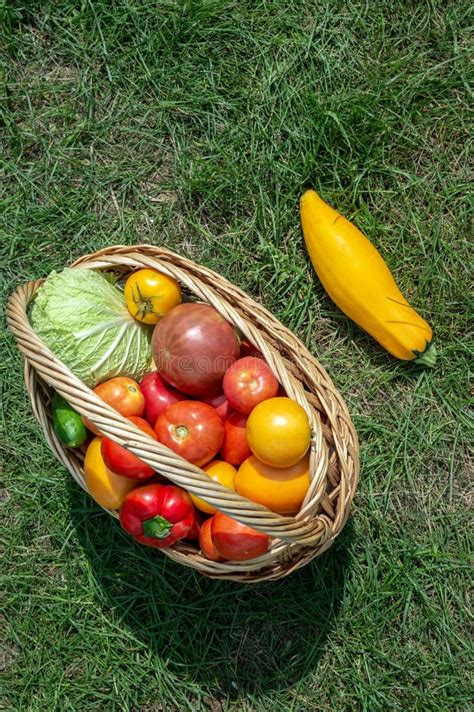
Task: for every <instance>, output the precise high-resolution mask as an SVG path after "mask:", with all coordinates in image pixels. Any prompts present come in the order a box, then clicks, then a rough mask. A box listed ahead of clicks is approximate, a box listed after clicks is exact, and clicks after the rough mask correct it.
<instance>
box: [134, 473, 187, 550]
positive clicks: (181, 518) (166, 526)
mask: <svg viewBox="0 0 474 712" xmlns="http://www.w3.org/2000/svg"><path fill="white" fill-rule="evenodd" d="M120 524H121V525H122V529H124V530H125V531H126V532H128V533H129V534H132V535H133V536H134V538H135V539H136V541H138V542H140V544H146V546H154V547H156V548H158V549H164V548H166V547H168V546H171V545H172V544H174V543H175V542H176V541H178V540H179V539H184V538H185V537H187V536H188V535H189V534H190V533H191V534H193V533H194V529H195V527H196V512H195V509H194V505H193V503H192V501H191V497H190V496H189V494H188V493H187V492H185V490H183V489H181V488H180V487H175V486H174V485H160V484H151V485H146V486H145V487H138V488H137V489H135V490H132V492H129V494H128V495H127V496H126V497H125V500H124V502H123V504H122V506H121V508H120Z"/></svg>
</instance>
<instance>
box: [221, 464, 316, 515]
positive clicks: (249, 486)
mask: <svg viewBox="0 0 474 712" xmlns="http://www.w3.org/2000/svg"><path fill="white" fill-rule="evenodd" d="M310 482H311V478H310V476H309V455H306V456H305V457H303V459H302V460H300V461H299V462H297V463H296V465H291V467H272V466H271V465H265V463H264V462H261V461H260V460H258V459H257V458H256V457H255V455H252V456H251V457H249V458H247V460H245V462H243V463H242V464H241V466H240V467H239V469H238V472H237V475H236V478H235V490H236V492H238V493H239V494H241V495H242V496H243V497H247V499H251V500H253V501H254V502H258V503H259V504H263V505H264V506H265V507H268V509H271V510H272V511H273V512H276V513H277V514H284V515H290V514H296V513H297V512H298V511H299V510H300V508H301V504H302V502H303V500H304V498H305V494H306V492H307V491H308V487H309V485H310Z"/></svg>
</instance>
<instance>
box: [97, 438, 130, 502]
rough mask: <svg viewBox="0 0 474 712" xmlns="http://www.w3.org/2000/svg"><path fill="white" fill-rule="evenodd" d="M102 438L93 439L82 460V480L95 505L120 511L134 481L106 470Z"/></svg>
mask: <svg viewBox="0 0 474 712" xmlns="http://www.w3.org/2000/svg"><path fill="white" fill-rule="evenodd" d="M101 444H102V438H94V439H93V440H92V441H91V443H90V445H89V446H88V448H87V451H86V456H85V458H84V480H85V482H86V485H87V489H88V490H89V494H90V495H91V497H92V498H93V499H95V501H96V502H97V504H100V506H101V507H106V508H107V509H120V507H121V506H122V503H123V500H124V499H125V497H126V496H127V494H128V493H129V492H130V490H132V489H133V488H134V487H136V486H137V484H138V482H137V481H136V480H131V479H129V478H128V477H122V476H121V475H116V474H115V473H113V472H111V470H109V469H108V467H107V466H106V464H105V462H104V458H103V457H102V453H101Z"/></svg>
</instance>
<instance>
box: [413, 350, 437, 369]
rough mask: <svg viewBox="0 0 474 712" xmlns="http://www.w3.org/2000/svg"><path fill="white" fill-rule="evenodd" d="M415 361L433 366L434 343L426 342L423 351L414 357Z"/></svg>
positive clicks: (434, 355)
mask: <svg viewBox="0 0 474 712" xmlns="http://www.w3.org/2000/svg"><path fill="white" fill-rule="evenodd" d="M415 363H419V364H421V365H422V366H428V367H429V368H433V366H434V365H435V364H436V346H435V345H434V344H428V346H427V347H426V349H425V350H424V351H423V353H421V354H419V355H418V356H417V357H416V359H415Z"/></svg>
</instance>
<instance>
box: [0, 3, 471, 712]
mask: <svg viewBox="0 0 474 712" xmlns="http://www.w3.org/2000/svg"><path fill="white" fill-rule="evenodd" d="M0 13H1V14H2V15H3V17H2V24H3V31H4V36H3V41H2V45H1V49H2V53H3V61H4V64H3V66H4V76H5V79H6V93H5V96H4V99H5V101H4V104H3V106H4V119H5V124H4V130H3V132H2V135H3V140H4V149H3V158H4V161H5V164H4V165H5V180H4V182H3V193H2V202H1V206H2V210H1V215H2V223H3V228H2V241H1V248H0V249H1V253H0V259H1V262H2V265H3V279H2V286H1V289H2V292H3V295H4V297H6V296H7V295H8V294H9V293H10V291H11V290H12V289H13V288H14V287H15V286H16V285H18V284H20V283H21V282H24V281H26V280H31V279H34V278H37V277H39V276H44V275H46V274H48V273H49V272H50V271H51V270H52V269H61V267H62V266H63V265H65V264H66V263H68V262H70V261H71V260H73V259H75V258H77V257H78V256H80V255H81V254H84V253H87V252H92V251H94V250H96V249H98V248H101V247H103V246H105V245H112V244H134V243H137V242H140V243H143V242H145V243H146V242H149V243H151V244H159V245H165V246H169V247H170V248H172V249H174V250H176V251H178V252H181V253H183V254H185V255H187V256H189V257H190V258H192V259H194V260H196V261H198V262H202V263H203V264H206V265H208V266H210V267H211V268H213V269H215V270H217V271H218V272H219V273H221V274H223V275H225V276H226V277H227V278H229V279H230V280H232V281H234V282H236V283H237V284H239V285H240V286H241V287H242V288H244V289H245V290H246V291H248V292H249V293H250V294H251V295H252V296H253V297H254V298H256V299H258V300H260V301H261V302H262V303H263V304H265V306H266V307H268V308H269V309H270V310H271V311H273V312H274V313H275V314H276V316H277V317H278V318H279V319H281V321H282V322H283V323H284V324H286V325H287V326H288V327H290V328H291V329H293V330H294V331H295V332H296V333H297V335H298V336H299V337H300V338H301V339H302V340H303V341H304V342H305V343H306V344H307V345H308V347H309V348H310V349H311V350H312V352H313V353H314V354H315V355H316V356H317V357H318V358H319V360H320V361H321V362H322V364H323V365H324V366H325V367H326V368H327V369H328V371H329V373H330V375H331V376H332V378H333V380H334V382H335V384H336V386H337V387H338V388H339V389H340V391H341V393H342V395H343V397H344V398H345V400H346V402H347V403H348V407H349V410H350V412H351V415H352V417H353V419H354V423H355V425H356V428H357V430H358V433H359V437H360V443H361V481H360V486H359V490H358V494H357V497H356V500H355V502H354V508H353V514H352V517H351V519H350V520H349V523H348V525H347V526H346V528H345V530H344V532H343V533H342V534H341V536H340V537H339V539H338V540H337V542H336V544H335V545H334V546H333V548H332V549H331V550H330V551H329V552H327V553H326V554H325V555H324V556H323V557H321V558H320V559H317V560H316V561H314V562H313V563H312V564H311V565H309V566H307V567H305V568H304V569H302V570H301V571H300V572H298V573H295V574H294V575H292V576H290V577H288V578H287V579H284V580H282V581H280V582H277V583H268V584H261V585H256V586H243V585H240V584H235V583H231V582H219V581H211V580H208V579H205V578H202V577H200V576H198V575H196V574H194V573H193V572H192V571H190V570H188V569H184V568H182V567H178V566H177V565H175V564H174V563H172V562H170V561H168V560H166V559H165V557H163V556H162V555H161V554H160V553H159V552H154V551H149V550H145V549H141V548H139V547H138V546H135V545H133V544H132V543H131V542H130V541H129V540H128V539H127V537H126V535H125V534H123V533H122V532H121V530H120V529H119V527H118V525H117V524H116V523H115V521H113V520H112V519H111V518H110V517H109V516H108V515H107V514H105V513H103V512H102V511H101V510H100V509H99V508H98V507H97V506H95V505H94V503H93V502H92V501H91V500H90V499H89V498H88V497H87V496H86V495H85V494H83V493H82V491H80V489H79V488H78V487H77V486H76V485H75V483H74V482H73V480H72V478H71V477H70V476H69V474H68V473H67V472H66V471H65V469H64V468H62V467H61V466H60V465H59V464H58V463H57V462H56V460H55V459H54V457H53V455H52V454H51V452H50V451H49V449H48V447H47V446H46V444H45V442H44V440H43V437H42V435H41V432H40V430H39V427H38V426H37V424H36V422H35V420H34V418H33V416H32V414H31V410H30V407H29V403H28V400H27V397H26V394H25V391H24V387H23V384H22V363H21V358H20V355H19V353H18V351H17V350H16V347H15V344H14V342H13V339H12V337H11V336H10V335H9V334H7V336H6V339H5V340H4V341H3V344H2V358H1V360H0V363H1V366H0V368H1V375H2V402H3V405H2V426H3V436H2V443H1V453H2V460H3V471H4V481H5V489H4V492H3V495H2V503H3V524H2V540H3V556H2V562H1V567H2V574H1V577H2V578H1V580H2V590H3V597H2V611H3V617H4V618H3V620H4V623H3V625H2V637H3V643H2V645H3V655H2V658H1V660H0V662H1V667H2V668H3V671H2V683H1V685H2V692H1V696H2V699H3V707H4V708H5V709H8V710H28V711H32V712H33V711H38V712H39V711H41V712H44V711H45V710H48V712H49V710H58V711H59V710H60V711H61V712H65V711H66V710H71V711H73V712H78V711H82V710H87V711H89V710H104V711H105V710H106V711H107V712H109V711H112V710H123V711H126V712H132V711H133V712H145V711H146V712H152V711H153V712H159V711H163V712H173V711H177V712H181V711H182V710H192V711H193V712H194V711H201V710H202V711H204V710H207V711H208V712H221V711H223V710H228V709H229V710H243V711H244V712H251V711H252V712H254V711H255V712H257V711H258V712H268V711H270V710H272V711H273V710H274V711H275V712H287V711H290V710H291V711H292V712H307V711H316V710H318V712H319V711H322V710H327V711H328V712H329V710H338V711H339V710H351V711H352V710H364V711H365V710H366V711H367V712H377V711H378V710H383V711H385V710H390V711H391V710H420V712H421V711H422V712H425V711H427V710H429V711H431V710H433V711H438V710H439V711H440V712H446V710H467V709H468V708H469V700H470V696H469V694H470V689H469V667H468V663H469V653H470V645H469V637H468V625H469V621H470V609H469V601H468V590H469V583H470V571H469V541H468V520H469V484H470V469H469V454H470V453H469V444H470V437H469V435H470V432H469V428H470V421H469V417H468V397H469V391H468V377H469V355H470V353H471V351H470V342H469V316H470V313H471V314H472V306H470V304H469V301H468V294H469V270H468V264H469V247H470V244H469V242H470V237H469V204H468V195H469V173H468V168H469V166H468V159H469V111H468V99H469V84H468V81H469V76H468V48H469V45H468V29H469V15H468V4H467V3H463V2H462V1H461V0H458V1H457V2H456V1H454V0H453V1H452V2H445V1H444V0H430V1H427V0H426V1H425V0H420V1H419V2H413V1H412V2H409V1H408V0H406V1H404V2H391V1H390V0H381V1H380V2H375V1H374V2H368V1H367V2H365V1H364V2H357V1H355V0H347V1H346V2H342V1H339V0H332V1H330V0H315V1H314V2H310V1H309V0H306V1H304V2H303V1H300V0H287V1H284V0H275V1H270V0H253V1H249V0H241V1H240V2H236V1H235V2H229V1H224V0H207V1H204V0H187V1H184V0H183V1H182V2H179V1H178V2H175V1H174V0H166V1H163V2H150V1H148V2H147V1H146V0H121V1H119V0H117V1H115V2H110V1H109V2H108V1H106V0H84V2H81V3H74V2H71V1H69V2H66V1H63V0H62V1H60V2H48V1H47V0H46V1H44V2H23V3H22V2H8V1H7V2H4V3H2V5H1V10H0ZM308 183H309V184H312V185H313V186H314V187H315V188H316V189H317V190H318V191H319V192H320V193H321V194H322V195H323V196H324V197H325V198H326V199H327V200H328V201H330V202H331V203H332V204H333V205H334V206H335V207H337V209H338V210H340V211H341V212H343V213H344V214H345V215H347V216H348V217H350V218H351V219H353V220H354V221H355V222H356V224H357V225H358V226H359V227H360V228H361V229H363V230H364V231H365V232H366V234H367V235H368V236H369V237H370V238H371V239H372V240H373V242H374V243H375V244H376V245H377V247H378V248H379V249H380V251H381V252H382V254H383V255H384V257H385V258H386V260H387V262H388V263H389V264H390V267H391V269H392V270H393V272H394V274H395V276H396V279H397V281H398V282H399V284H400V286H401V288H402V289H403V291H404V293H405V294H406V295H407V297H408V298H409V299H410V300H411V302H412V303H413V304H414V305H416V307H417V309H418V310H419V311H420V313H422V314H423V315H424V316H425V317H426V318H427V319H428V320H429V321H430V323H431V324H432V325H433V331H434V334H435V343H436V346H437V349H438V352H439V360H438V364H437V366H436V368H435V369H434V370H432V371H427V370H422V369H420V368H417V367H414V366H410V365H406V364H403V363H400V362H395V360H394V359H392V358H391V357H389V356H388V355H387V354H386V353H385V352H384V351H383V350H382V349H381V348H380V347H379V346H378V345H377V344H376V343H375V342H373V341H372V340H371V339H370V337H368V336H367V335H366V334H364V333H363V332H361V331H360V330H359V329H358V328H357V327H356V326H355V325H354V324H352V323H350V322H349V321H348V319H347V318H346V317H345V316H344V315H343V314H342V313H341V312H339V311H338V310H337V308H336V307H335V306H334V305H333V304H332V303H331V302H330V301H329V299H328V297H327V296H326V295H325V293H324V291H323V289H322V287H321V286H320V284H319V283H318V280H317V278H316V276H315V275H314V272H313V271H312V269H311V265H310V263H309V261H308V258H307V256H306V254H305V251H304V248H303V243H302V236H301V231H300V226H299V216H298V197H299V195H300V194H301V192H302V190H303V187H304V186H306V185H308ZM0 706H1V704H0Z"/></svg>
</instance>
